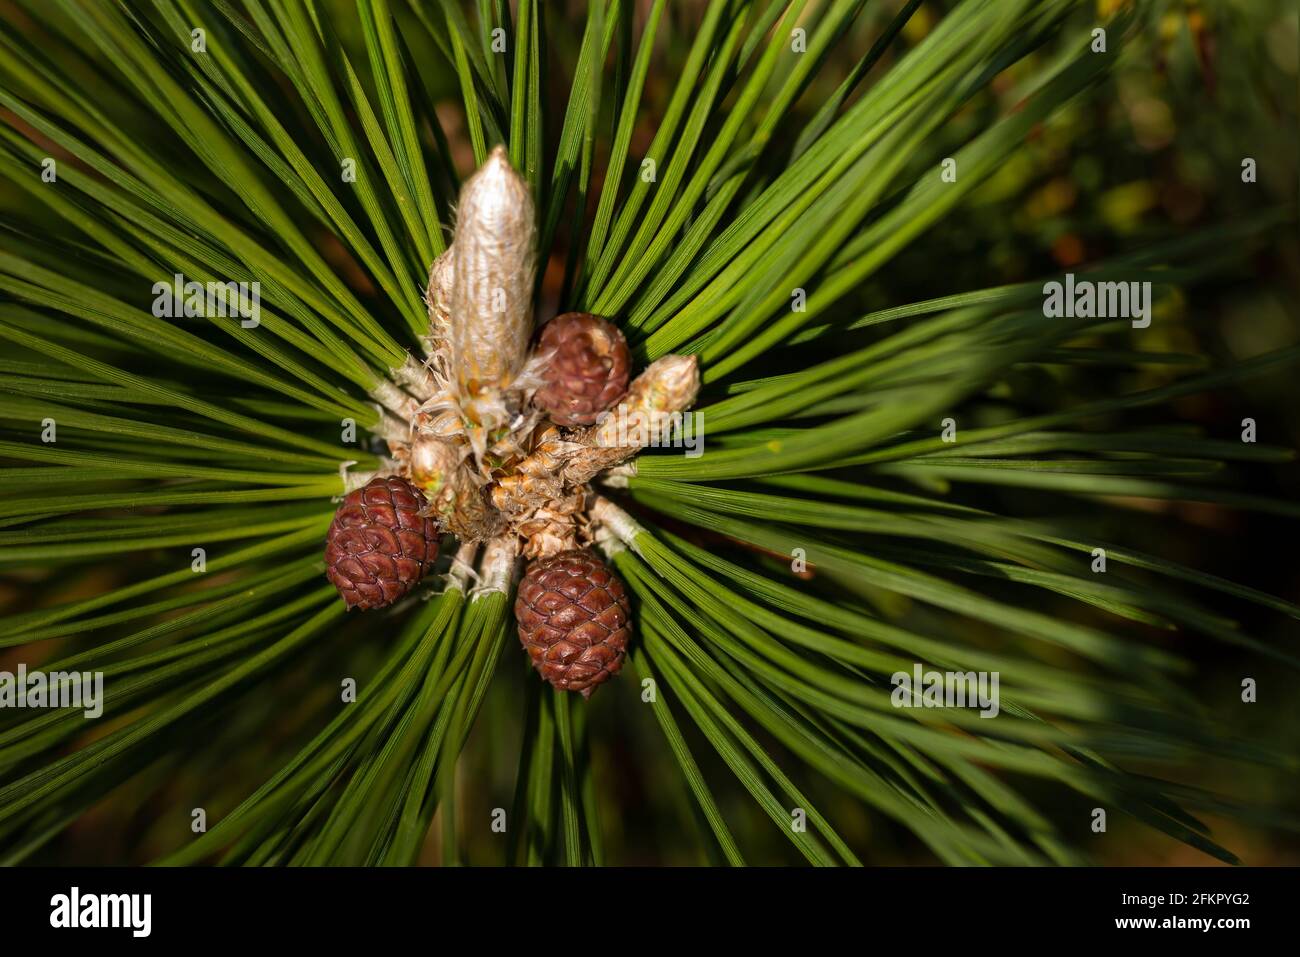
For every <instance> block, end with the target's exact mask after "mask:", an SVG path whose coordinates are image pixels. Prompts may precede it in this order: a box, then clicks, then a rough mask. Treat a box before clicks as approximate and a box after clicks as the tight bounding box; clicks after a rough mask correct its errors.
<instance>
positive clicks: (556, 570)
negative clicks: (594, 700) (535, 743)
mask: <svg viewBox="0 0 1300 957" xmlns="http://www.w3.org/2000/svg"><path fill="white" fill-rule="evenodd" d="M515 618H516V619H517V620H518V623H519V641H520V642H521V643H522V644H523V646H524V650H525V651H527V652H528V655H529V657H530V658H532V660H533V667H534V668H536V669H537V671H538V673H539V674H541V676H542V677H543V678H545V679H546V680H547V681H549V682H550V683H551V684H552V685H554V686H555V687H556V688H559V689H560V690H561V691H581V692H582V694H583V697H590V696H591V692H592V691H593V690H595V688H596V686H597V685H599V684H601V683H603V682H605V681H608V680H609V678H610V677H611V676H613V675H614V674H615V673H616V672H617V671H618V670H619V669H620V668H622V667H623V656H624V654H625V653H626V650H627V640H628V638H630V637H631V636H632V614H631V609H630V607H629V606H628V600H627V590H626V589H625V588H624V587H623V582H622V581H620V580H619V578H618V577H617V576H616V575H615V574H614V573H613V572H612V571H610V569H609V567H608V566H607V565H606V564H605V563H604V562H602V561H601V560H600V559H599V558H597V557H596V556H595V555H594V554H592V553H591V552H589V551H586V550H583V549H574V550H572V551H567V552H560V554H558V555H552V556H551V557H550V558H539V559H537V560H536V561H533V562H531V563H530V564H529V566H528V571H527V572H525V573H524V578H523V581H521V582H520V583H519V591H518V594H517V595H516V596H515Z"/></svg>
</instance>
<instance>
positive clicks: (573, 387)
mask: <svg viewBox="0 0 1300 957" xmlns="http://www.w3.org/2000/svg"><path fill="white" fill-rule="evenodd" d="M537 351H538V354H544V353H547V352H550V353H552V357H551V361H550V362H549V363H547V365H546V368H545V369H544V370H543V372H542V376H543V378H544V379H545V380H546V381H545V384H544V385H543V386H542V387H541V388H540V389H538V390H537V392H536V394H535V395H534V396H533V404H534V405H535V406H537V408H539V409H541V410H542V411H543V412H545V413H546V414H547V415H548V416H549V417H550V419H551V421H552V422H554V423H555V424H556V425H564V426H575V425H592V424H593V423H595V421H596V418H597V416H599V415H600V413H602V412H604V411H605V410H606V409H608V408H610V407H611V406H612V405H614V404H615V403H617V402H618V401H619V400H620V399H622V398H623V395H624V394H625V393H626V392H627V381H628V370H629V369H630V368H631V365H632V359H631V355H630V354H629V353H628V349H627V340H626V339H624V338H623V333H621V332H619V331H618V327H617V326H615V325H614V324H613V323H612V322H610V321H609V320H607V319H602V318H601V317H600V316H593V315H592V314H591V313H589V312H566V313H564V314H563V315H560V316H556V317H555V318H554V319H552V320H551V321H550V322H548V323H547V324H546V325H544V326H543V327H542V335H541V338H540V340H539V341H538V343H537Z"/></svg>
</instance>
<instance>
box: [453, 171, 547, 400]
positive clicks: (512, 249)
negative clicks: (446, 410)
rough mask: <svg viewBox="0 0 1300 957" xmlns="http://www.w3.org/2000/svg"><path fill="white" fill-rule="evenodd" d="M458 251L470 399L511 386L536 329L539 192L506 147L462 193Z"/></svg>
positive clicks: (461, 341) (457, 355)
mask: <svg viewBox="0 0 1300 957" xmlns="http://www.w3.org/2000/svg"><path fill="white" fill-rule="evenodd" d="M452 248H453V249H454V254H453V256H452V292H451V315H450V325H451V353H452V358H453V367H454V369H455V373H456V378H457V380H458V382H459V385H460V390H461V393H462V396H463V397H467V398H468V397H472V396H475V395H477V394H479V393H480V392H484V391H491V390H495V389H501V388H504V387H506V386H508V385H509V383H510V382H511V380H512V379H514V377H515V376H516V375H517V374H518V373H519V371H520V370H521V369H522V368H523V365H524V361H525V360H526V358H527V354H528V344H529V339H530V337H531V336H532V331H533V280H534V278H535V277H536V274H537V221H536V215H535V212H534V209H533V197H532V194H531V193H530V192H529V189H528V184H527V183H526V182H525V181H524V179H523V177H521V176H520V175H519V174H518V173H516V172H515V170H514V169H513V167H511V165H510V160H509V159H508V158H507V156H506V151H505V150H504V149H503V148H502V147H499V146H498V147H497V148H496V149H494V150H493V151H492V153H491V155H490V156H489V157H488V158H487V161H486V162H485V163H484V164H483V166H482V167H481V168H480V169H479V170H478V172H476V173H475V174H474V175H473V176H471V177H470V178H469V180H467V181H466V183H465V185H464V187H463V188H462V189H461V191H460V205H459V208H458V210H457V219H456V239H455V243H454V244H453V247H452Z"/></svg>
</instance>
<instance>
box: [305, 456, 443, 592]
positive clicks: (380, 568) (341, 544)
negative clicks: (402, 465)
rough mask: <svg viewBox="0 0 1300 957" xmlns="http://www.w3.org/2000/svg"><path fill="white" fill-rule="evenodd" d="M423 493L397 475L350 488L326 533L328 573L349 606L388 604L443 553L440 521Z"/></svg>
mask: <svg viewBox="0 0 1300 957" xmlns="http://www.w3.org/2000/svg"><path fill="white" fill-rule="evenodd" d="M427 505H428V503H427V502H426V501H425V498H424V494H423V493H422V492H421V491H420V490H419V489H418V488H416V487H415V486H414V485H412V484H411V483H410V482H408V481H407V480H406V479H404V478H399V477H397V476H395V475H393V476H388V477H386V478H373V479H371V480H370V481H369V482H368V483H366V485H364V486H363V487H361V488H359V489H354V490H353V491H351V492H349V493H348V494H347V495H346V496H345V497H344V499H343V503H342V504H341V505H339V508H338V511H337V512H335V513H334V521H333V522H331V523H330V529H329V533H328V534H327V536H326V538H325V576H326V577H327V578H328V579H329V580H330V581H331V582H332V583H333V584H334V587H335V588H337V589H338V590H339V594H340V595H342V596H343V600H344V601H345V602H347V606H348V608H360V609H362V610H363V611H364V610H366V609H370V608H383V607H384V606H385V605H391V604H392V603H393V602H395V601H397V599H399V598H401V597H402V596H403V595H405V594H407V593H408V592H409V591H410V590H411V589H412V588H414V587H415V586H416V585H417V584H418V583H419V581H420V579H421V578H423V577H424V576H425V574H427V573H428V571H429V570H430V569H431V568H433V563H434V562H435V561H436V560H437V558H438V523H437V522H435V521H434V520H433V519H431V518H424V517H422V516H421V515H420V512H421V511H423V510H424V509H425V508H426V507H427Z"/></svg>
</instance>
